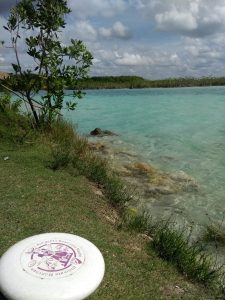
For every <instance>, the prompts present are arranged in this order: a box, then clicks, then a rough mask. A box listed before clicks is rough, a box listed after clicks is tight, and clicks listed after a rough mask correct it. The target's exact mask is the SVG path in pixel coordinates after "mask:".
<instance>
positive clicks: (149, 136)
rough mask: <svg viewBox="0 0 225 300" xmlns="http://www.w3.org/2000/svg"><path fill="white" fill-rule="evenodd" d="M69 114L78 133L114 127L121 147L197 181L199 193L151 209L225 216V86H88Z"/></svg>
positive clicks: (203, 219) (200, 218) (192, 217)
mask: <svg viewBox="0 0 225 300" xmlns="http://www.w3.org/2000/svg"><path fill="white" fill-rule="evenodd" d="M65 116H66V118H67V119H69V120H71V121H72V122H73V123H75V124H77V130H78V132H79V133H81V134H84V135H86V134H88V133H89V132H90V131H91V130H93V129H94V128H96V127H100V128H103V129H108V130H111V131H113V132H116V133H117V134H119V136H118V137H114V138H112V139H113V141H111V142H112V144H115V145H117V147H120V148H121V149H122V151H127V152H128V153H129V152H132V153H136V154H137V156H138V159H139V160H140V161H145V162H147V163H149V164H151V165H153V166H155V167H157V168H159V169H161V170H163V171H166V172H176V171H184V172H185V173H186V174H188V175H189V176H192V177H193V178H194V179H195V180H196V181H197V183H198V184H199V190H198V191H197V192H193V193H181V194H177V195H174V196H173V197H168V199H167V200H165V199H164V201H162V202H160V201H159V202H154V203H148V208H149V209H150V211H151V212H152V213H154V214H158V215H161V216H169V215H171V214H175V215H176V214H178V215H181V214H182V216H184V218H185V219H186V220H188V221H189V222H192V221H193V222H195V223H198V224H200V225H203V224H205V223H207V222H208V221H209V218H211V219H216V220H222V219H223V218H224V216H225V214H224V212H225V87H204V88H200V87H195V88H168V89H163V88H160V89H123V90H90V91H87V94H86V96H85V97H84V99H82V100H79V103H78V106H77V109H76V110H75V111H73V112H68V113H66V114H65ZM108 142H110V139H108Z"/></svg>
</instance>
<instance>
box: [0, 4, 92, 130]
mask: <svg viewBox="0 0 225 300" xmlns="http://www.w3.org/2000/svg"><path fill="white" fill-rule="evenodd" d="M68 13H70V9H69V8H68V7H67V1H65V0H35V1H32V0H21V1H20V2H18V3H17V5H16V6H15V7H13V8H12V10H11V15H10V16H9V18H8V23H7V26H5V29H6V30H7V31H9V32H10V34H11V41H12V47H13V49H14V51H15V56H16V63H13V64H12V67H13V70H14V75H12V76H10V77H9V78H8V79H7V84H8V86H9V87H10V88H11V89H13V90H16V91H17V92H19V93H20V95H21V97H22V98H24V100H25V101H27V102H28V103H29V105H30V108H31V111H32V113H33V116H34V118H35V121H36V124H37V125H38V126H39V125H40V123H43V122H47V123H49V124H51V123H52V121H53V120H55V119H56V118H57V116H59V115H60V111H61V110H62V109H63V108H64V89H65V87H66V86H68V85H73V86H76V81H77V80H78V79H80V78H85V77H86V76H87V75H88V70H89V67H90V66H91V64H92V55H91V53H90V52H89V51H88V50H87V49H86V47H85V45H84V44H83V42H82V41H80V40H75V39H71V43H70V45H68V46H64V44H63V43H62V42H61V41H60V38H59V34H60V31H61V29H62V28H64V27H65V25H66V23H65V20H64V18H65V15H66V14H68ZM24 30H25V31H26V32H27V34H29V35H30V36H28V37H27V38H26V39H25V44H26V48H27V49H26V50H27V55H28V56H30V57H31V58H32V59H33V61H34V66H33V67H32V68H30V69H23V66H22V64H21V62H20V58H19V55H18V50H17V48H18V40H19V39H21V33H20V32H21V31H24ZM42 87H44V88H45V90H46V92H45V94H44V95H43V96H42V97H41V101H36V100H35V101H34V95H35V94H37V93H38V92H39V91H40V89H42ZM73 96H74V98H76V97H78V98H80V97H82V93H81V92H80V91H74V93H73ZM74 98H73V99H74ZM65 106H66V108H67V109H69V110H73V109H75V107H76V103H75V102H74V101H72V102H66V104H65Z"/></svg>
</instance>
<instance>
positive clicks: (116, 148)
mask: <svg viewBox="0 0 225 300" xmlns="http://www.w3.org/2000/svg"><path fill="white" fill-rule="evenodd" d="M89 142H90V146H91V148H92V149H93V150H94V151H95V152H96V153H97V154H98V155H100V156H101V157H103V158H105V159H106V160H107V161H108V162H109V164H110V166H111V167H112V168H113V170H114V171H116V172H117V173H118V174H119V175H120V177H121V178H123V179H124V181H125V182H126V183H127V185H128V187H129V191H130V192H131V193H132V195H133V200H132V201H131V202H130V203H129V205H131V206H132V208H135V209H137V210H138V211H145V212H146V211H147V212H149V214H150V215H151V216H153V217H154V218H156V219H164V220H168V219H172V221H174V224H175V226H178V227H179V228H181V227H182V228H184V227H185V228H187V227H189V228H192V229H191V230H192V236H193V239H194V240H196V239H197V240H198V239H199V238H200V239H201V237H202V233H203V232H204V230H205V225H204V224H199V223H198V222H193V220H192V217H191V216H189V215H188V213H187V212H185V211H183V209H182V208H181V207H182V206H181V203H182V202H183V201H184V199H185V198H187V197H192V196H194V195H195V194H196V193H201V186H200V185H199V183H198V182H197V181H196V180H195V178H193V177H191V176H189V175H188V174H186V173H185V172H184V171H182V170H178V171H176V172H172V173H169V172H163V171H162V170H159V169H158V168H156V167H154V166H153V165H151V164H149V163H146V162H145V161H144V160H143V159H142V157H141V155H139V154H137V153H135V152H134V151H133V150H132V149H130V150H129V149H128V148H127V147H126V146H127V145H124V144H123V142H122V141H120V140H119V139H118V138H112V137H111V138H109V137H106V138H102V137H95V138H89ZM205 249H207V250H208V251H209V252H210V253H211V254H213V255H215V253H216V257H217V260H218V262H223V261H224V258H225V255H224V247H223V246H222V245H215V244H214V243H207V244H206V245H205ZM215 251H216V252H215Z"/></svg>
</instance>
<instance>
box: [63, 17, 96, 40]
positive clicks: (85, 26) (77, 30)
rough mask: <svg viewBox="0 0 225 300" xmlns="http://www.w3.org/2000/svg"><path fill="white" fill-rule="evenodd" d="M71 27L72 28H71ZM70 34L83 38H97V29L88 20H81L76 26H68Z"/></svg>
mask: <svg viewBox="0 0 225 300" xmlns="http://www.w3.org/2000/svg"><path fill="white" fill-rule="evenodd" d="M69 29H70V30H69ZM68 30H69V31H70V32H69V35H70V36H71V35H72V36H75V37H76V38H80V39H82V40H95V39H96V38H97V31H96V30H95V28H94V27H93V26H92V25H91V23H90V22H88V21H79V22H77V23H76V24H75V25H74V26H70V27H68Z"/></svg>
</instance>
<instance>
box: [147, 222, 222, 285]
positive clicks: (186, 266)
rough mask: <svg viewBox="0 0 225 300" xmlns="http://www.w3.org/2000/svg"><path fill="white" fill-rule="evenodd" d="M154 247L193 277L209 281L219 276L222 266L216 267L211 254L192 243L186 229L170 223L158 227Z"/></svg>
mask: <svg viewBox="0 0 225 300" xmlns="http://www.w3.org/2000/svg"><path fill="white" fill-rule="evenodd" d="M152 247H153V248H154V249H155V250H156V252H157V253H158V254H159V256H160V257H162V258H163V259H166V260H168V261H170V262H172V263H173V264H175V265H176V266H177V268H178V269H179V270H180V271H181V272H182V273H183V274H185V275H186V276H187V277H189V278H191V279H194V280H196V281H198V282H201V283H209V282H212V281H214V280H215V279H217V278H218V276H219V272H220V270H221V268H220V267H216V264H215V262H214V260H213V259H212V258H211V256H209V255H208V254H206V253H205V252H203V251H202V247H201V246H200V245H198V244H190V242H189V235H188V236H187V234H186V232H185V231H184V230H177V229H175V228H172V226H170V225H169V224H168V223H166V224H164V225H163V226H162V225H159V226H158V227H157V228H156V231H155V232H154V239H153V242H152Z"/></svg>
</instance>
